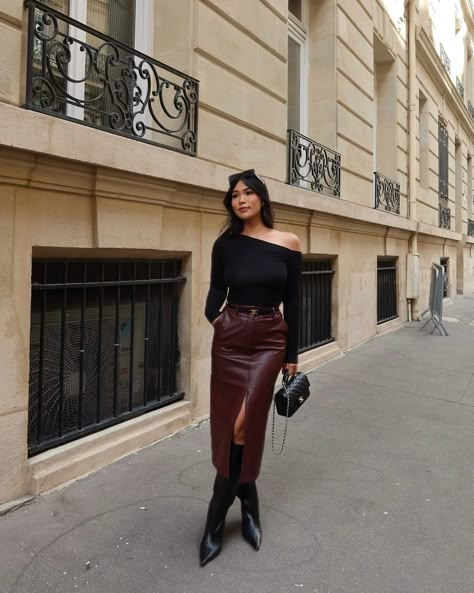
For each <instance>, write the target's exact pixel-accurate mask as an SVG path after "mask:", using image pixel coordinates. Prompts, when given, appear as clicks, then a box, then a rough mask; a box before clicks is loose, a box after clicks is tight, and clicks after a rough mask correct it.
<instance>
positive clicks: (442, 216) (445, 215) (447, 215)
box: [439, 205, 451, 229]
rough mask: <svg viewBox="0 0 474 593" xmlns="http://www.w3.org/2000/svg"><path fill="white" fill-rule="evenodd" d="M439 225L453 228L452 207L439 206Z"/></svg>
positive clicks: (444, 227) (443, 227)
mask: <svg viewBox="0 0 474 593" xmlns="http://www.w3.org/2000/svg"><path fill="white" fill-rule="evenodd" d="M439 226H440V228H442V229H450V228H451V209H450V208H446V207H445V206H441V205H440V207H439Z"/></svg>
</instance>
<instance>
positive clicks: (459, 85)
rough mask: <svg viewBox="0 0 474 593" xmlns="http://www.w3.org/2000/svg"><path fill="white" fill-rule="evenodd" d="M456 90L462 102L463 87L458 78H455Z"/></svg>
mask: <svg viewBox="0 0 474 593" xmlns="http://www.w3.org/2000/svg"><path fill="white" fill-rule="evenodd" d="M456 89H457V91H458V93H459V96H460V97H461V99H462V100H463V101H464V87H463V84H462V82H461V81H460V80H459V78H458V77H457V76H456Z"/></svg>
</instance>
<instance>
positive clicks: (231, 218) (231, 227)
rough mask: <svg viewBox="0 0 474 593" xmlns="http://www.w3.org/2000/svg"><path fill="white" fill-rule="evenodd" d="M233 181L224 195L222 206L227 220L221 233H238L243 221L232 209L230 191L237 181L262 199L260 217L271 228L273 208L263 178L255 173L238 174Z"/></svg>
mask: <svg viewBox="0 0 474 593" xmlns="http://www.w3.org/2000/svg"><path fill="white" fill-rule="evenodd" d="M232 181H233V182H232V183H231V184H230V186H229V189H228V190H227V193H226V195H225V197H224V202H223V203H224V206H225V209H226V210H227V215H228V217H227V220H226V222H225V224H224V227H223V229H222V231H221V234H222V235H225V234H227V235H239V234H240V233H241V232H242V230H243V228H244V223H243V221H242V220H241V219H240V218H239V217H238V216H237V215H236V214H235V212H234V210H233V209H232V192H233V191H234V188H235V186H236V185H237V183H238V182H239V181H243V182H244V183H245V185H246V186H247V187H249V188H250V189H251V190H253V191H254V192H255V193H256V194H257V196H258V197H259V198H260V199H261V200H262V208H261V209H260V216H261V218H262V222H263V224H264V225H265V226H267V227H268V228H270V229H272V228H273V209H272V203H271V200H270V196H269V194H268V189H267V186H266V185H265V182H264V181H263V179H260V177H257V176H256V175H249V176H247V175H245V176H243V175H240V176H238V177H237V178H236V179H235V180H234V179H233V180H232Z"/></svg>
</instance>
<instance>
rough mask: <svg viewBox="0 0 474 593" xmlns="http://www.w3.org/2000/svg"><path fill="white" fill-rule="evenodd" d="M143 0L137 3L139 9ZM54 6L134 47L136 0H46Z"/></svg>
mask: <svg viewBox="0 0 474 593" xmlns="http://www.w3.org/2000/svg"><path fill="white" fill-rule="evenodd" d="M141 3H143V0H141V1H140V2H138V3H137V10H140V8H139V6H140V4H141ZM43 4H45V5H46V6H49V7H50V8H54V10H58V11H59V12H62V13H63V14H67V15H68V16H70V17H71V18H73V19H75V20H77V21H80V22H81V23H84V24H86V25H88V26H89V27H92V28H93V29H96V30H97V31H100V32H101V33H104V35H108V36H110V37H113V38H114V39H116V40H117V41H120V42H121V43H125V44H126V45H131V46H132V47H133V45H134V42H135V38H134V34H135V0H45V1H44V2H43Z"/></svg>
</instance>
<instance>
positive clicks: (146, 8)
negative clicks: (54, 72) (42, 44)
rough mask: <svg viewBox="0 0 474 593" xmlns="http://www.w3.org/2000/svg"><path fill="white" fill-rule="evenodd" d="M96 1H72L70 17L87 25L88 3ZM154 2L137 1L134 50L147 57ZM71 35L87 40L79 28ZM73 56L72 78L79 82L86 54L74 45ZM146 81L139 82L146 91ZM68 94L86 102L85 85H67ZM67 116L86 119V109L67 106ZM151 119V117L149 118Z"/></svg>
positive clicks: (150, 42) (150, 40)
mask: <svg viewBox="0 0 474 593" xmlns="http://www.w3.org/2000/svg"><path fill="white" fill-rule="evenodd" d="M91 1H92V2H93V1H94V0H70V2H69V16H70V17H71V18H73V19H75V20H76V21H79V22H81V23H84V24H87V3H88V2H91ZM153 17H154V14H153V0H136V1H135V27H134V29H135V36H134V49H136V50H137V51H140V52H141V53H143V54H145V55H151V54H152V53H153V22H154V19H153ZM69 35H71V37H74V38H75V39H77V40H78V41H85V40H86V33H85V31H83V30H82V29H79V28H78V27H74V26H72V25H71V26H70V27H69ZM71 50H72V56H71V62H70V66H69V68H70V70H69V71H70V73H71V78H73V79H74V80H78V79H81V78H83V76H84V72H85V65H86V62H85V53H84V52H81V51H79V46H78V45H77V44H74V45H73V46H72V48H71ZM145 84H146V83H145V81H139V86H140V87H141V88H142V90H143V91H145ZM67 93H68V94H70V95H73V96H75V97H77V98H78V99H79V100H84V96H85V83H84V82H83V83H80V84H78V83H70V82H68V83H67ZM66 114H67V115H68V116H70V117H74V118H76V119H84V109H83V108H82V107H79V106H77V105H70V104H67V107H66ZM147 117H149V116H147Z"/></svg>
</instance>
